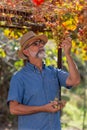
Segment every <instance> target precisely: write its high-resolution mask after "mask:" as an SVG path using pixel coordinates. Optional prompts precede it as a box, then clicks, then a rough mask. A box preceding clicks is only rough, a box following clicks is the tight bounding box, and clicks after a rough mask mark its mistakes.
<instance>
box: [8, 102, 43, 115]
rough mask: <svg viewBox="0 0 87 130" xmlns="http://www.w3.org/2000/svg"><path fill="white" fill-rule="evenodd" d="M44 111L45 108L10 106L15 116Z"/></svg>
mask: <svg viewBox="0 0 87 130" xmlns="http://www.w3.org/2000/svg"><path fill="white" fill-rule="evenodd" d="M42 111H43V106H27V105H23V104H13V103H11V104H10V113H11V114H13V115H27V114H34V113H38V112H42Z"/></svg>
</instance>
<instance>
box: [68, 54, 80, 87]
mask: <svg viewBox="0 0 87 130" xmlns="http://www.w3.org/2000/svg"><path fill="white" fill-rule="evenodd" d="M66 58H67V62H68V67H69V79H70V80H69V81H71V85H77V84H78V83H79V82H80V74H79V72H78V68H77V66H76V64H75V62H74V61H73V59H72V57H71V55H70V54H67V55H66Z"/></svg>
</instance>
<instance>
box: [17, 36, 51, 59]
mask: <svg viewBox="0 0 87 130" xmlns="http://www.w3.org/2000/svg"><path fill="white" fill-rule="evenodd" d="M38 39H41V40H43V41H44V45H45V44H46V43H47V41H48V38H47V37H46V35H44V34H43V35H38V36H35V37H32V38H31V39H29V40H27V41H26V42H25V44H24V46H23V47H21V49H20V50H19V51H18V57H19V58H21V59H27V57H26V56H25V55H24V53H23V50H24V48H25V47H26V46H27V45H28V44H32V43H33V42H35V41H36V40H38Z"/></svg>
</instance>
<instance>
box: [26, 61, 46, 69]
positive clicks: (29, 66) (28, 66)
mask: <svg viewBox="0 0 87 130" xmlns="http://www.w3.org/2000/svg"><path fill="white" fill-rule="evenodd" d="M42 65H43V66H42V68H43V69H45V63H44V62H43V64H42ZM26 67H27V68H29V69H31V70H33V71H35V70H37V69H38V68H37V67H36V66H35V65H33V64H31V63H30V62H29V61H27V62H26Z"/></svg>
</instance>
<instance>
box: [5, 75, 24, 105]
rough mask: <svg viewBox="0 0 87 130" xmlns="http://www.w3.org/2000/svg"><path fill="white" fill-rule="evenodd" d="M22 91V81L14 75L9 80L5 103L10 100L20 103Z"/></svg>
mask: <svg viewBox="0 0 87 130" xmlns="http://www.w3.org/2000/svg"><path fill="white" fill-rule="evenodd" d="M23 93H24V88H23V81H22V80H21V79H20V78H17V77H16V76H15V75H14V76H13V77H12V79H11V81H10V88H9V92H8V98H7V104H9V102H10V101H17V102H19V103H22V100H23V95H24V94H23Z"/></svg>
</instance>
